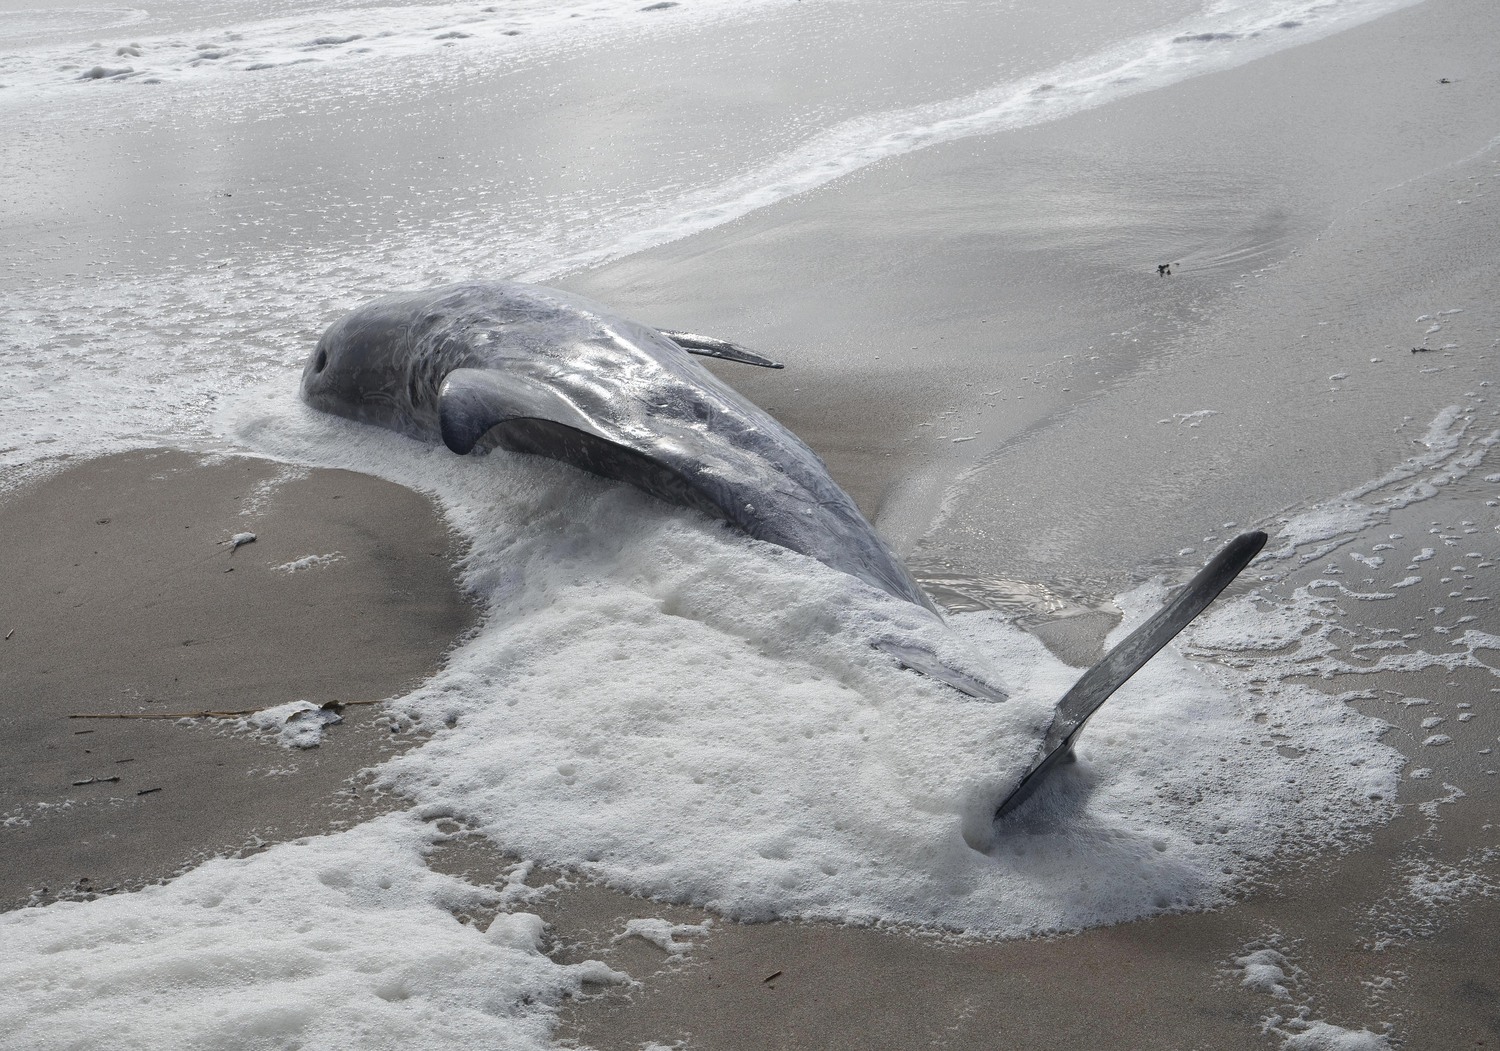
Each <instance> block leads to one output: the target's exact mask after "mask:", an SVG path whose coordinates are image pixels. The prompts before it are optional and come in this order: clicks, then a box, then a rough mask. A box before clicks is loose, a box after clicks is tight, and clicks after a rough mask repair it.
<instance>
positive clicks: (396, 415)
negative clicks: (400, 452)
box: [302, 281, 936, 612]
mask: <svg viewBox="0 0 1500 1051" xmlns="http://www.w3.org/2000/svg"><path fill="white" fill-rule="evenodd" d="M675 335H680V338H681V339H682V343H679V342H677V341H676V340H674V339H672V338H669V337H668V336H667V335H665V334H663V333H662V332H660V331H658V330H657V329H654V328H649V327H647V326H645V325H641V324H637V323H636V322H634V321H629V320H626V319H625V318H622V317H619V316H618V315H616V314H614V313H612V312H610V311H609V310H608V309H607V308H606V307H603V306H600V305H598V304H596V303H591V302H590V301H588V300H587V299H584V298H582V297H580V296H574V295H570V294H568V293H566V292H560V291H558V290H556V289H551V288H541V287H537V286H534V285H523V284H516V283H512V282H503V281H471V282H465V283H463V284H457V285H446V286H444V287H441V288H434V289H431V290H429V291H425V292H414V293H410V294H404V295H396V296H391V297H389V298H385V299H379V300H376V301H374V302H372V303H367V304H365V305H364V306H362V307H359V308H358V309H356V310H355V311H354V312H353V313H351V314H348V315H347V316H345V317H344V318H342V319H341V320H339V321H337V322H335V323H334V324H333V325H332V326H330V327H329V328H328V330H327V331H326V332H324V333H323V337H322V339H320V340H319V341H318V346H317V348H316V349H315V350H314V351H313V354H312V357H311V359H310V360H309V361H308V363H307V367H306V369H305V370H304V371H303V374H302V397H303V398H304V399H305V400H306V401H307V402H308V404H310V405H312V406H313V407H314V408H317V409H322V410H323V411H325V412H331V413H335V414H337V415H339V416H347V417H349V418H351V419H355V420H360V421H363V422H365V423H373V424H378V425H379V426H382V427H388V428H390V429H392V430H395V431H400V432H401V433H403V434H407V435H410V436H411V437H413V438H419V439H422V440H424V441H437V440H441V441H443V442H444V443H445V444H446V445H447V446H448V448H450V449H452V450H453V451H454V452H456V453H468V452H470V451H471V450H473V449H475V448H476V447H480V446H481V445H483V446H486V447H494V446H499V447H503V448H506V449H511V450H514V451H517V452H524V453H533V454H536V455H539V456H548V457H551V458H553V459H556V460H562V461H564V462H566V463H570V464H572V465H573V466H575V467H580V468H582V469H583V470H586V471H590V472H592V473H594V474H597V475H601V476H603V477H605V478H613V479H618V480H620V481H623V482H628V483H630V484H631V485H634V486H636V487H638V488H640V489H644V490H645V491H646V492H648V493H651V494H652V495H653V496H656V497H659V498H661V499H663V500H666V501H669V502H671V503H676V504H681V505H683V506H686V507H691V508H694V509H696V510H699V511H702V512H704V513H705V514H708V515H711V516H712V517H715V518H721V519H723V520H725V521H727V522H729V523H730V524H731V525H733V526H735V527H736V528H738V529H740V530H742V531H744V532H745V533H748V534H749V535H750V536H752V537H755V538H756V539H758V540H765V541H769V542H770V543H773V544H779V545H781V546H782V547H786V548H790V549H791V550H793V551H799V552H801V553H802V554H804V555H809V556H811V557H813V558H816V559H817V560H818V561H819V562H822V563H824V564H825V565H828V566H831V567H833V568H834V569H837V570H841V571H843V572H845V573H849V574H851V575H853V576H855V577H858V578H859V579H860V580H863V581H865V582H866V583H867V584H870V585H872V586H874V587H876V588H879V589H880V590H882V591H886V592H889V593H890V594H892V595H894V596H896V597H897V598H902V599H906V600H907V601H909V602H915V603H917V604H918V605H921V606H924V607H926V608H927V609H929V610H932V611H933V612H936V607H935V606H934V605H933V604H932V600H931V599H929V598H928V597H927V596H926V595H925V594H923V593H922V589H921V588H920V587H918V586H917V583H916V581H914V580H912V578H911V576H910V575H909V574H908V573H907V571H906V568H905V567H904V566H902V564H901V562H900V561H899V560H898V559H897V558H896V556H895V555H894V554H893V553H892V552H891V550H890V548H889V547H887V546H886V544H885V542H884V541H882V540H881V539H880V537H879V536H877V535H876V533H875V530H874V529H873V528H871V526H870V523H869V522H867V521H865V517H864V516H863V515H862V514H860V512H859V509H858V508H856V507H855V506H854V501H853V500H851V499H850V498H849V496H848V494H846V493H845V492H844V491H843V490H842V489H840V488H839V486H838V485H837V483H835V482H834V480H833V479H832V478H830V477H829V476H828V469H827V468H826V467H825V466H824V465H823V461H822V460H820V459H819V458H818V456H817V455H816V454H815V453H814V452H813V451H812V450H811V449H809V448H808V447H807V446H806V445H805V444H803V442H802V441H801V439H799V438H798V437H797V436H796V435H794V434H792V432H791V431H789V430H787V429H786V428H785V427H783V426H782V425H781V424H779V423H777V422H776V421H775V420H774V419H772V418H771V417H770V415H768V414H767V413H766V412H765V411H763V410H762V409H760V408H758V407H757V406H755V405H753V404H751V403H750V402H749V401H747V400H746V399H745V398H744V397H742V396H741V395H740V394H738V393H737V392H735V391H734V390H733V389H731V388H730V387H728V386H727V385H725V384H724V383H722V382H720V381H719V380H718V379H717V378H716V377H715V376H714V375H713V374H712V373H710V372H709V371H708V370H707V369H705V368H703V367H702V366H701V365H699V364H698V363H697V362H696V361H694V360H693V359H692V358H691V357H690V356H689V353H688V351H687V350H685V349H684V345H683V344H687V345H688V346H690V347H691V348H692V349H693V350H696V351H699V352H705V353H711V354H713V356H716V357H725V358H728V359H730V360H736V361H745V360H746V356H745V353H746V352H743V351H741V350H740V349H739V348H737V347H734V345H733V344H729V343H725V342H724V341H722V340H714V339H710V338H708V337H704V336H695V335H690V334H687V333H682V334H675ZM749 357H750V358H751V359H753V360H752V361H751V362H750V363H753V364H766V365H771V366H773V367H778V366H775V363H772V362H769V361H766V359H763V358H758V356H755V355H750V356H749Z"/></svg>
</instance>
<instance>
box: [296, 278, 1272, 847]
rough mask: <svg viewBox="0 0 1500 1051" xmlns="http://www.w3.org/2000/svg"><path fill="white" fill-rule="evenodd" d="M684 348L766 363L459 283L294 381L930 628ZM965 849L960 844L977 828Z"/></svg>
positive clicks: (1015, 791) (1000, 807) (1155, 635)
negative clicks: (681, 510) (834, 585)
mask: <svg viewBox="0 0 1500 1051" xmlns="http://www.w3.org/2000/svg"><path fill="white" fill-rule="evenodd" d="M690 354H700V355H707V356H711V357H718V358H723V359H725V360H729V361H736V362H740V363H743V364H749V365H760V366H765V367H770V368H780V367H781V366H780V365H779V364H778V363H776V362H773V361H770V360H768V359H766V358H762V357H760V356H759V355H757V354H753V353H751V352H749V351H746V350H744V349H743V348H741V347H738V346H736V345H735V344H733V343H729V342H726V341H724V340H720V339H715V338H712V337H709V336H701V335H697V334H693V333H687V332H670V331H662V330H659V329H655V328H651V327H649V326H646V325H642V324H639V323H637V322H634V321H630V320H627V319H625V318H623V317H620V316H618V315H616V314H614V313H613V312H611V311H610V310H609V309H608V308H606V307H603V306H600V305H598V304H596V303H592V302H590V301H589V300H587V299H584V298H582V297H580V296H575V295H571V294H569V293H567V292H561V291H558V290H556V289H551V288H543V287H539V286H535V285H524V284H518V283H514V282H505V281H470V282H464V283H462V284H455V285H445V286H443V287H440V288H433V289H429V290H427V291H424V292H412V293H405V294H401V295H395V296H390V297H387V298H384V299H377V300H375V301H373V302H370V303H366V304H365V305H364V306H361V307H359V308H357V309H356V310H354V311H353V312H352V313H350V314H348V315H346V316H345V317H343V318H341V319H340V320H338V321H336V322H334V323H333V324H332V325H331V326H329V328H328V329H327V330H326V331H325V332H324V333H323V336H322V338H321V339H320V340H319V341H318V345H317V347H316V348H315V349H314V350H313V353H312V355H311V357H310V358H309V359H308V362H307V367H306V368H305V369H304V370H303V373H302V397H303V399H304V400H306V401H307V403H308V404H309V405H311V406H313V407H314V408H316V409H321V410H323V411H324V412H329V413H333V414H335V415H338V416H345V417H348V418H349V419H353V420H359V421H361V422H364V423H371V424H376V425H378V426H381V427H386V428H389V429H391V430H394V431H399V432H400V433H402V434H406V435H409V436H411V437H413V438H417V439H420V440H423V441H430V442H437V441H441V442H443V443H444V444H445V445H447V446H448V448H450V449H452V450H453V451H454V452H455V453H459V454H467V453H470V452H472V451H474V450H476V449H481V450H484V449H490V448H497V447H498V448H505V449H511V450H514V451H517V452H523V453H532V454H534V455H538V456H547V457H550V458H552V459H555V460H562V461H563V462H565V463H569V464H572V465H573V466H575V467H578V468H581V469H583V470H585V471H589V472H591V473H593V474H596V475H600V476H602V477H605V478H611V479H617V480H619V481H623V482H628V483H629V484H631V485H634V486H636V487H637V488H640V489H643V490H645V491H646V492H648V493H650V494H652V495H653V496H656V497H659V498H661V499H663V500H666V501H668V502H671V503H675V504H679V505H682V506H685V507H690V508H694V509H696V510H698V511H701V512H703V513H705V514H708V515H710V516H712V517H715V518H719V519H723V520H724V521H726V522H728V523H730V524H731V525H733V526H734V527H736V528H738V529H740V530H742V531H743V532H745V533H747V534H749V535H750V536H752V537H755V538H757V539H759V540H765V541H768V542H770V543H773V544H779V545H781V546H782V547H786V548H790V549H791V550H793V551H797V552H800V553H802V554H804V555H808V556H810V557H812V558H815V559H817V560H818V561H820V562H822V563H824V564H825V565H828V566H831V567H832V568H834V569H837V570H840V571H842V572H844V573H848V574H850V575H851V576H854V577H857V578H859V579H860V580H862V581H864V582H865V583H867V584H869V585H871V586H872V587H875V588H878V589H879V590H881V591H884V592H887V593H888V594H890V595H893V596H895V597H896V598H898V599H902V600H905V601H907V602H912V603H915V604H917V605H919V606H921V607H923V608H924V609H926V610H928V611H929V612H931V613H932V615H933V616H935V617H937V618H938V619H939V620H941V619H942V618H941V614H939V613H938V610H937V607H936V606H935V605H934V604H933V602H932V600H931V599H929V598H928V597H927V596H926V595H925V594H923V592H922V589H921V588H920V587H919V586H918V585H917V583H916V581H914V580H913V579H912V578H911V576H910V574H908V573H907V571H906V569H905V567H904V566H902V564H901V562H900V561H899V560H898V559H897V558H896V556H895V555H894V554H893V553H892V552H891V550H890V548H889V547H887V546H886V544H885V542H884V541H882V540H881V539H880V537H879V536H878V535H876V533H875V530H874V529H873V528H872V527H871V525H870V523H869V522H867V521H866V520H865V518H864V516H863V515H862V514H860V512H859V509H858V508H856V507H855V506H854V501H853V500H851V499H850V498H849V496H848V494H846V493H845V492H844V491H843V490H842V489H841V488H839V486H838V484H837V483H835V482H834V480H833V479H832V478H830V477H829V475H828V469H827V468H826V467H825V466H824V464H823V461H822V460H820V459H819V458H818V456H817V455H816V454H815V453H814V452H813V451H812V450H811V449H809V448H808V447H807V446H806V445H805V444H803V442H802V441H801V439H799V438H798V437H797V436H796V435H794V434H792V432H791V431H789V430H787V429H786V428H785V427H783V426H782V425H781V424H779V423H777V422H776V421H775V420H774V419H772V418H771V417H770V416H769V415H768V414H767V413H766V412H764V411H763V410H762V409H760V408H758V407H756V406H755V405H753V404H751V403H750V402H749V401H747V400H746V399H745V398H744V397H742V396H741V395H739V394H738V393H736V392H735V391H734V390H733V389H732V388H730V387H729V386H728V385H726V384H725V383H723V382H721V381H720V380H719V379H718V378H717V377H715V376H714V375H713V374H712V373H710V372H709V371H708V370H707V369H705V368H703V367H702V366H701V365H699V364H698V363H697V362H696V361H694V360H693V359H692V358H691V357H690V356H689V355H690ZM1265 539H1266V537H1265V534H1264V533H1259V532H1256V533H1247V534H1245V535H1243V536H1241V537H1239V538H1237V539H1236V540H1234V541H1233V542H1231V543H1230V545H1229V546H1228V547H1226V548H1225V549H1224V551H1222V552H1221V553H1220V554H1219V555H1218V556H1216V557H1215V558H1214V559H1213V560H1212V561H1211V562H1210V563H1209V564H1208V566H1206V567H1205V568H1204V569H1203V570H1202V571H1200V572H1199V574H1198V575H1197V576H1196V577H1195V578H1194V579H1193V580H1192V581H1190V582H1189V583H1188V584H1187V585H1186V586H1185V587H1184V588H1183V589H1182V590H1181V591H1179V592H1178V593H1177V594H1176V595H1175V596H1174V598H1173V599H1172V601H1171V602H1169V603H1168V604H1167V606H1166V607H1165V608H1164V609H1163V610H1162V611H1161V612H1160V613H1158V614H1157V615H1156V616H1154V617H1152V618H1151V619H1150V620H1148V621H1147V622H1146V623H1145V624H1144V625H1142V626H1141V627H1140V628H1138V629H1137V630H1136V631H1135V632H1134V633H1132V634H1131V635H1130V636H1129V637H1128V638H1127V639H1125V641H1124V642H1122V643H1120V644H1119V645H1118V646H1116V647H1115V648H1114V649H1113V650H1111V651H1110V652H1109V653H1108V654H1106V655H1105V657H1104V659H1103V660H1101V661H1100V662H1099V663H1098V664H1096V665H1095V666H1094V667H1093V668H1091V669H1090V670H1089V671H1088V672H1086V673H1085V674H1084V675H1083V677H1082V678H1080V679H1079V680H1078V683H1077V685H1075V686H1074V687H1073V689H1072V690H1070V691H1069V692H1068V693H1067V694H1066V695H1065V696H1064V697H1063V699H1062V701H1061V702H1060V703H1059V705H1058V707H1057V709H1056V711H1055V713H1054V715H1053V717H1052V719H1051V721H1050V723H1049V724H1048V726H1047V727H1046V728H1045V732H1044V733H1043V734H1042V735H1041V737H1040V739H1039V741H1038V743H1037V754H1036V756H1035V757H1034V760H1033V762H1032V763H1031V764H1030V766H1029V768H1028V770H1027V772H1026V773H1025V774H1024V775H1023V776H1022V777H1021V779H1020V780H1019V781H1018V782H1017V783H1016V784H1015V785H1014V786H1012V788H1011V789H1010V790H1009V791H1008V792H1007V793H1005V794H1004V795H1003V796H1002V797H1000V798H999V799H997V801H996V803H995V811H994V813H995V819H996V820H999V819H1000V818H1001V817H1003V816H1004V815H1006V814H1009V813H1010V812H1011V811H1013V810H1015V809H1016V808H1018V807H1020V806H1021V804H1022V803H1023V802H1024V801H1025V800H1026V799H1027V798H1029V797H1030V796H1031V795H1032V794H1033V793H1034V792H1035V791H1036V789H1037V788H1038V786H1039V785H1040V784H1041V783H1042V782H1044V781H1045V780H1046V779H1047V778H1048V777H1049V776H1050V775H1051V774H1052V773H1053V771H1054V770H1055V769H1057V768H1059V767H1061V766H1063V765H1065V764H1066V763H1067V762H1068V761H1069V760H1070V759H1071V757H1072V754H1073V745H1074V742H1075V741H1076V739H1077V736H1078V733H1079V731H1080V730H1081V729H1082V728H1083V724H1084V723H1085V722H1086V721H1087V720H1088V719H1089V717H1090V716H1091V715H1092V714H1093V713H1094V712H1095V711H1097V710H1098V708H1099V706H1100V705H1102V704H1103V703H1104V701H1105V700H1106V699H1107V698H1108V697H1109V696H1110V694H1112V693H1113V692H1114V691H1115V690H1116V689H1118V688H1119V687H1120V686H1121V685H1122V684H1123V683H1124V682H1125V680H1127V679H1128V678H1130V676H1131V675H1133V674H1134V673H1135V672H1136V671H1137V670H1139V669H1140V668H1141V667H1142V666H1143V665H1144V664H1145V663H1146V661H1148V660H1149V659H1150V658H1151V656H1152V655H1153V654H1155V653H1156V652H1157V651H1158V650H1159V649H1161V647H1162V646H1164V645H1166V643H1167V642H1168V641H1170V640H1171V639H1172V638H1173V637H1174V636H1175V635H1176V634H1177V633H1178V632H1179V631H1181V630H1182V628H1184V627H1186V626H1187V624H1188V623H1189V622H1190V621H1191V620H1192V619H1193V618H1194V617H1196V616H1197V615H1198V614H1199V613H1201V612H1202V611H1203V609H1204V608H1205V607H1207V605H1208V604H1209V603H1210V602H1212V601H1213V600H1214V598H1215V597H1216V596H1217V595H1218V594H1219V593H1220V592H1221V591H1222V590H1223V589H1224V588H1225V587H1227V586H1228V584H1229V583H1230V582H1231V581H1232V580H1234V578H1235V577H1236V576H1237V575H1238V573H1239V572H1240V570H1242V569H1243V568H1244V567H1245V566H1246V565H1248V564H1249V562H1250V560H1251V559H1252V558H1254V557H1255V555H1256V553H1257V552H1259V550H1260V548H1261V546H1262V545H1263V544H1264V543H1265ZM876 645H877V648H878V649H880V650H882V651H884V652H885V653H886V654H888V655H889V656H891V657H893V658H894V659H895V660H896V661H898V662H899V663H900V664H901V665H902V666H903V667H906V668H909V669H911V670H912V671H915V672H918V673H920V674H922V675H927V676H930V677H932V678H936V679H938V680H940V681H942V682H945V683H947V684H948V685H949V686H952V687H953V688H955V689H957V690H959V691H960V692H962V693H965V694H968V695H969V696H972V697H976V698H980V699H982V700H986V701H994V702H998V701H1004V700H1005V693H1004V692H1003V691H1002V690H1000V689H998V688H996V687H994V686H992V685H990V684H989V683H986V682H983V681H980V680H978V679H975V678H974V677H972V676H970V675H968V674H965V673H963V672H960V671H958V670H955V669H953V668H950V667H947V666H946V665H945V664H944V663H943V662H942V661H941V660H940V659H939V658H938V657H937V656H936V655H935V654H934V653H932V652H930V651H928V650H927V649H925V648H924V647H921V646H917V645H912V644H909V643H907V642H906V641H904V640H900V639H889V640H885V641H882V642H879V643H877V644H876ZM965 835H966V837H968V838H969V840H970V842H971V843H973V844H975V845H976V847H979V848H980V849H983V847H982V846H980V844H981V843H982V842H984V841H985V834H984V833H983V832H982V830H979V831H975V832H973V834H972V835H971V833H970V832H969V831H966V832H965Z"/></svg>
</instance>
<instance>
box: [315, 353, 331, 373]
mask: <svg viewBox="0 0 1500 1051" xmlns="http://www.w3.org/2000/svg"><path fill="white" fill-rule="evenodd" d="M327 367H328V351H326V350H320V351H318V360H317V361H315V362H313V371H314V372H322V371H323V370H324V369H326V368H327Z"/></svg>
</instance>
